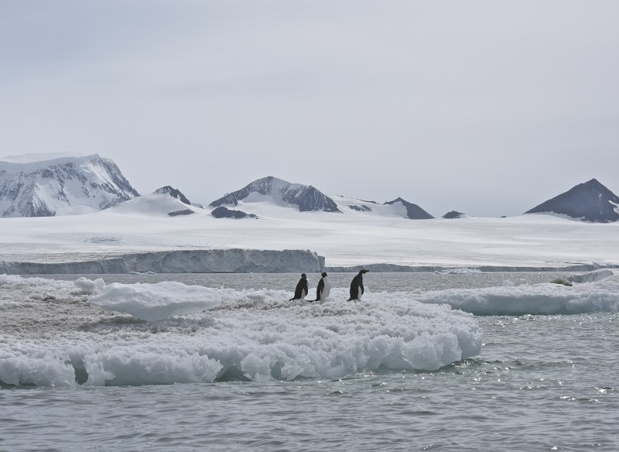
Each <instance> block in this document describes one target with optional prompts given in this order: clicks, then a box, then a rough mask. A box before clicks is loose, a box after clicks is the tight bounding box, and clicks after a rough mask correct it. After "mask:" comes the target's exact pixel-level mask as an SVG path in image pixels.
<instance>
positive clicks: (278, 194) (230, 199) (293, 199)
mask: <svg viewBox="0 0 619 452" xmlns="http://www.w3.org/2000/svg"><path fill="white" fill-rule="evenodd" d="M250 195H262V196H265V197H270V198H271V199H272V200H273V201H274V202H276V203H277V204H282V205H292V206H296V207H297V208H298V209H299V211H301V212H318V211H321V212H341V211H340V210H339V209H338V207H337V204H336V203H335V201H333V200H332V199H331V198H329V197H328V196H326V195H325V194H323V193H322V192H320V191H319V190H318V189H316V188H314V187H312V186H311V185H301V184H293V183H290V182H287V181H285V180H282V179H277V178H275V177H272V176H269V177H264V178H262V179H258V180H256V181H254V182H252V183H251V184H249V185H247V186H246V187H244V188H242V189H240V190H237V191H235V192H233V193H230V194H227V195H226V196H224V197H222V198H219V199H217V200H215V201H213V202H212V203H211V204H210V205H211V206H212V207H219V206H224V205H228V206H236V205H238V203H239V201H242V200H244V199H246V198H247V197H248V196H250Z"/></svg>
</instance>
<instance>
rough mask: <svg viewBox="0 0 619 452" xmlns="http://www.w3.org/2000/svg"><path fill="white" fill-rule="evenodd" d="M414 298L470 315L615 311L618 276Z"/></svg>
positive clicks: (618, 307)
mask: <svg viewBox="0 0 619 452" xmlns="http://www.w3.org/2000/svg"><path fill="white" fill-rule="evenodd" d="M599 276H600V275H599V274H598V275H595V276H589V277H590V278H597V277H599ZM415 298H416V299H417V300H419V301H421V302H422V303H431V304H448V305H450V306H451V307H452V308H454V309H461V310H462V311H465V312H470V313H472V314H474V315H516V316H520V315H526V314H533V315H557V314H585V313H592V312H619V276H607V277H606V278H604V279H600V280H597V281H596V282H592V283H591V284H575V285H573V286H565V285H561V284H553V283H550V282H549V283H543V284H534V285H524V284H523V285H520V286H505V285H504V286H502V287H488V288H483V289H448V290H440V291H430V292H425V293H422V294H419V295H416V297H415Z"/></svg>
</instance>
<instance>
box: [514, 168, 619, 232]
mask: <svg viewBox="0 0 619 452" xmlns="http://www.w3.org/2000/svg"><path fill="white" fill-rule="evenodd" d="M531 213H554V214H559V215H566V216H568V217H571V218H574V219H578V220H583V221H590V222H595V223H610V222H613V221H617V220H619V197H617V195H615V194H614V193H613V192H611V191H610V190H609V189H608V188H606V187H605V186H604V185H602V184H601V183H600V182H598V181H597V180H596V179H591V180H590V181H589V182H585V183H582V184H579V185H576V186H575V187H573V188H572V189H571V190H568V191H567V192H565V193H562V194H560V195H559V196H556V197H554V198H552V199H549V200H548V201H546V202H544V203H542V204H540V205H539V206H537V207H534V208H533V209H531V210H529V211H527V212H525V214H531Z"/></svg>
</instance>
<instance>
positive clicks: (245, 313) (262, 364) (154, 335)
mask: <svg viewBox="0 0 619 452" xmlns="http://www.w3.org/2000/svg"><path fill="white" fill-rule="evenodd" d="M0 288H2V290H1V291H0V310H2V312H3V315H2V316H1V317H0V384H5V385H17V386H23V385H37V386H74V385H78V384H84V385H103V384H108V385H109V384H112V385H138V384H165V383H184V382H213V381H215V380H218V379H226V378H230V377H232V378H238V376H239V375H241V376H242V377H244V378H247V379H251V380H264V379H272V378H276V379H283V380H293V379H295V378H299V377H307V378H341V377H344V376H347V375H351V374H355V373H357V372H359V371H363V370H376V369H379V368H387V369H396V370H399V369H421V370H436V369H439V368H441V367H443V366H445V365H448V364H450V363H453V362H455V361H459V360H462V359H465V358H468V357H472V356H475V355H477V354H479V352H480V350H481V344H482V338H483V337H482V331H481V329H480V327H479V325H478V323H477V321H476V320H475V318H474V317H473V316H472V315H470V314H467V313H464V312H462V311H454V310H452V309H451V308H450V307H449V306H446V305H443V306H436V305H423V304H421V303H419V302H416V301H414V300H412V299H410V298H407V297H402V296H401V295H386V294H375V295H372V294H368V295H367V296H366V297H365V299H364V301H363V302H356V303H354V302H345V301H343V300H344V299H345V297H346V296H347V292H346V289H341V288H336V289H333V290H332V292H331V294H332V298H333V300H334V301H329V302H326V303H299V302H288V301H287V299H288V297H289V293H288V292H286V291H279V290H267V289H262V290H240V291H239V290H233V289H206V288H196V287H192V286H185V285H182V284H170V283H165V284H162V285H160V284H153V285H150V287H149V285H143V284H130V285H122V284H111V285H109V286H108V285H106V284H105V283H104V282H103V281H101V280H95V281H90V280H87V279H79V280H77V281H76V282H68V281H56V280H47V279H42V278H23V277H20V276H6V275H4V276H0ZM220 301H221V302H220ZM194 302H195V303H194ZM200 302H202V304H200ZM191 303H194V304H193V305H191V306H190V304H191ZM217 303H219V304H217ZM216 304H217V305H216ZM97 305H102V306H105V307H106V309H107V308H114V309H119V310H120V309H122V310H124V311H132V312H133V313H134V314H136V315H138V316H140V317H147V316H150V315H151V313H152V312H154V311H157V313H158V314H159V313H162V312H163V311H164V310H165V309H166V307H167V311H168V314H170V315H173V317H171V318H169V319H166V320H160V321H149V322H145V321H142V320H136V319H135V318H133V317H130V316H127V315H126V314H117V313H115V312H108V311H105V310H102V309H100V308H99V307H98V306H97ZM215 305H216V306H215ZM179 306H182V310H184V312H185V315H182V316H178V315H176V314H178V307H179ZM153 307H154V311H153ZM208 307H210V309H209V310H207V311H204V309H207V308H208ZM190 311H193V313H192V312H190ZM145 314H146V315H145ZM157 317H159V315H157ZM33 324H34V325H36V328H33V327H32V325H33ZM235 376H236V377H235Z"/></svg>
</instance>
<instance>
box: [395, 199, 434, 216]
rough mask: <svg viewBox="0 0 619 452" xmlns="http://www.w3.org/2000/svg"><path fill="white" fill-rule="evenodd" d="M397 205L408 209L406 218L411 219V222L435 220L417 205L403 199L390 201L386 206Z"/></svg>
mask: <svg viewBox="0 0 619 452" xmlns="http://www.w3.org/2000/svg"><path fill="white" fill-rule="evenodd" d="M395 204H401V205H402V206H404V207H405V208H406V218H410V219H411V220H429V219H432V218H434V217H433V216H432V215H430V214H429V213H428V212H426V211H425V210H423V209H422V208H421V207H419V206H418V205H417V204H413V203H410V202H408V201H405V200H404V199H402V198H396V199H394V200H393V201H388V202H386V203H385V205H395Z"/></svg>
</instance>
